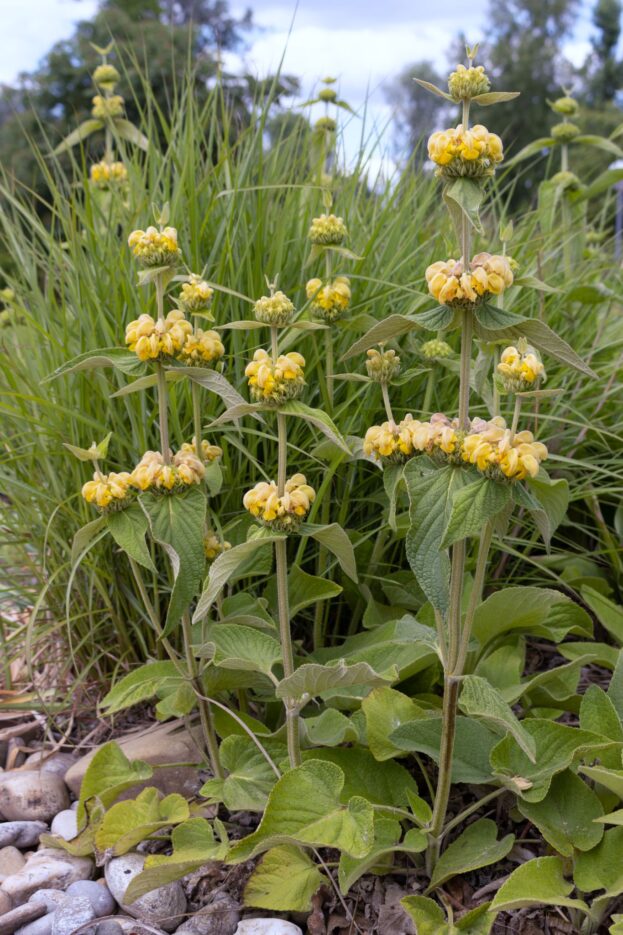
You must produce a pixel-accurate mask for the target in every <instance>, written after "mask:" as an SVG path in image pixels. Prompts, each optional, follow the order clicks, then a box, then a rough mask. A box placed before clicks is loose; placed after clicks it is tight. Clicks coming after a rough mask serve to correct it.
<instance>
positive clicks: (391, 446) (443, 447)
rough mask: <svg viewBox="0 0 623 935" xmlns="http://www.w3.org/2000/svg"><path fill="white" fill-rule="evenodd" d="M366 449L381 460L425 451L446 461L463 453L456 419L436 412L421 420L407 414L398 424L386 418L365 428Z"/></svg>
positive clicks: (404, 456) (399, 457)
mask: <svg viewBox="0 0 623 935" xmlns="http://www.w3.org/2000/svg"><path fill="white" fill-rule="evenodd" d="M363 451H364V454H366V455H368V456H373V457H375V458H377V459H378V460H384V461H390V462H402V461H406V460H408V459H409V458H412V457H413V456H414V455H416V454H422V453H426V454H429V455H431V456H437V457H439V458H441V460H444V461H456V460H457V458H458V456H459V454H460V435H459V433H458V429H457V423H456V420H455V421H454V422H450V420H449V419H448V418H447V417H446V416H444V415H443V413H435V414H434V415H433V416H431V419H430V422H420V421H419V419H414V418H413V416H411V415H407V416H405V418H404V419H403V420H402V422H399V423H398V424H396V423H395V422H383V424H382V425H373V426H372V427H371V428H369V429H368V431H367V432H366V435H365V438H364V440H363Z"/></svg>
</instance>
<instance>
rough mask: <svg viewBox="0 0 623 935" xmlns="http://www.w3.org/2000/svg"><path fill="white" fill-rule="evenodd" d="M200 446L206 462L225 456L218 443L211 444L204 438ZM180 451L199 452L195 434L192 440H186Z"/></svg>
mask: <svg viewBox="0 0 623 935" xmlns="http://www.w3.org/2000/svg"><path fill="white" fill-rule="evenodd" d="M200 447H201V457H202V458H203V460H204V461H206V462H211V461H218V459H219V458H221V457H222V456H223V449H222V448H219V446H218V445H211V444H210V442H208V441H206V439H205V438H204V439H202V441H201V446H200ZM180 451H182V452H188V453H190V454H196V453H197V448H196V442H195V436H194V435H193V440H192V442H184V444H183V445H182V447H181V448H180Z"/></svg>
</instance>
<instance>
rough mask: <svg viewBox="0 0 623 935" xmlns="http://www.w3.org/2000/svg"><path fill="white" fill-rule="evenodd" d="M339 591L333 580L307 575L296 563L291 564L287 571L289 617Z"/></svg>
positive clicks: (328, 598) (336, 594) (335, 594)
mask: <svg viewBox="0 0 623 935" xmlns="http://www.w3.org/2000/svg"><path fill="white" fill-rule="evenodd" d="M275 590H276V586H275ZM341 593H342V588H341V587H340V585H339V584H337V583H336V582H335V581H330V580H329V579H328V578H321V577H320V576H318V575H308V574H307V572H306V571H302V570H301V569H300V568H299V566H298V565H292V566H291V568H290V570H289V572H288V595H289V606H290V617H294V616H295V615H296V614H298V613H300V611H301V610H304V609H305V607H311V605H312V604H317V603H318V601H329V600H332V599H333V598H334V597H337V596H338V594H341Z"/></svg>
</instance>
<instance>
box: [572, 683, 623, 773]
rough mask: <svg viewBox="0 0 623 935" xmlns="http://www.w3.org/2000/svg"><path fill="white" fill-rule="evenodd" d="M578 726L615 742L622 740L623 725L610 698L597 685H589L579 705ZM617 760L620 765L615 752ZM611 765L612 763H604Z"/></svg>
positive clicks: (619, 759)
mask: <svg viewBox="0 0 623 935" xmlns="http://www.w3.org/2000/svg"><path fill="white" fill-rule="evenodd" d="M580 727H581V728H582V730H590V731H593V733H594V734H603V736H604V737H608V738H609V739H610V740H614V741H616V742H617V743H621V742H623V726H622V725H621V720H620V718H619V715H618V714H617V711H616V708H615V707H614V705H613V703H612V701H611V699H610V698H609V697H608V695H607V694H606V693H605V691H604V690H603V688H600V687H599V685H589V686H588V688H587V689H586V691H585V693H584V695H583V696H582V703H581V705H580ZM615 756H616V759H617V762H616V763H615V764H614V765H615V766H620V765H621V756H620V754H618V753H617V754H615ZM605 765H608V766H610V765H613V764H605Z"/></svg>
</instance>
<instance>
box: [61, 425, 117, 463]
mask: <svg viewBox="0 0 623 935" xmlns="http://www.w3.org/2000/svg"><path fill="white" fill-rule="evenodd" d="M111 438H112V432H109V433H108V435H107V436H106V438H103V439H102V441H101V442H99V443H98V444H96V443H95V442H93V444H92V445H91V447H90V448H78V447H77V446H76V445H70V444H69V443H68V442H63V448H67V450H68V451H70V452H71V453H72V455H73V456H74V457H75V458H77V459H78V461H103V460H104V459H105V458H106V457H107V455H108V445H109V443H110V439H111Z"/></svg>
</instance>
